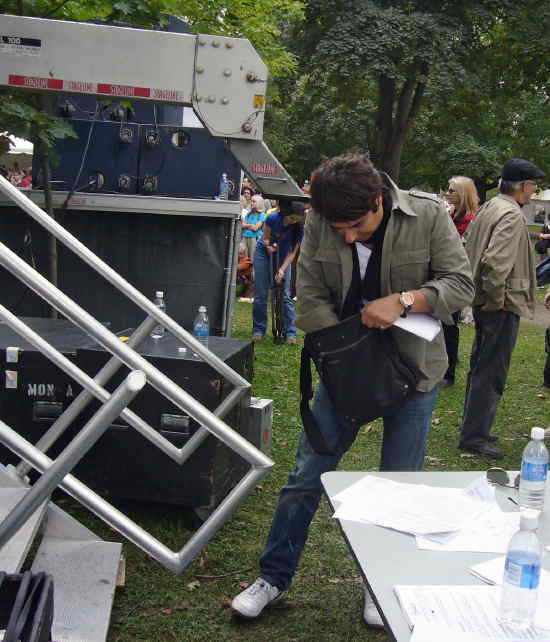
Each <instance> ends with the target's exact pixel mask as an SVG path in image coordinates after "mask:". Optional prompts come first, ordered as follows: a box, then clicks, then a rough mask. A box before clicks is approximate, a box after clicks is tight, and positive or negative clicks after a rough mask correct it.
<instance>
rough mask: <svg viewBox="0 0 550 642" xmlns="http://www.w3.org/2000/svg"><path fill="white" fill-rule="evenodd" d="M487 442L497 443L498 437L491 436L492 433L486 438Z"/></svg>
mask: <svg viewBox="0 0 550 642" xmlns="http://www.w3.org/2000/svg"><path fill="white" fill-rule="evenodd" d="M487 441H498V435H493V434H492V433H491V434H490V435H489V436H488V437H487Z"/></svg>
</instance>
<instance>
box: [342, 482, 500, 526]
mask: <svg viewBox="0 0 550 642" xmlns="http://www.w3.org/2000/svg"><path fill="white" fill-rule="evenodd" d="M332 499H333V500H335V501H336V502H338V503H339V506H338V508H337V509H336V512H335V513H334V517H335V518H337V519H346V520H351V521H356V522H362V523H373V524H378V525H379V526H384V527H386V528H392V529H394V530H398V531H402V532H404V533H411V534H413V535H426V534H428V533H442V532H449V531H457V530H459V529H460V528H461V527H462V526H463V525H464V523H465V522H467V521H469V520H470V519H472V518H473V517H475V516H476V515H478V514H479V513H481V512H483V511H486V510H488V507H489V506H490V503H487V502H483V501H480V500H478V499H474V498H472V496H471V495H469V494H467V493H466V492H464V490H462V489H458V488H438V487H433V486H426V485H424V484H402V483H398V482H394V481H392V480H390V479H384V478H381V477H374V476H373V475H365V477H362V478H361V479H360V480H358V481H357V482H356V483H355V484H352V485H351V486H349V487H348V488H346V489H345V490H343V491H342V492H340V493H338V494H337V495H335V496H334V497H333V498H332Z"/></svg>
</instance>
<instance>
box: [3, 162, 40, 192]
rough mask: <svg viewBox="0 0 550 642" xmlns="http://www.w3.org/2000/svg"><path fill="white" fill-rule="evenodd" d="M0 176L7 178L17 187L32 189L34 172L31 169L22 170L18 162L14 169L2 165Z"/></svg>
mask: <svg viewBox="0 0 550 642" xmlns="http://www.w3.org/2000/svg"><path fill="white" fill-rule="evenodd" d="M0 175H2V176H3V177H4V178H7V179H8V181H9V182H10V183H11V184H12V185H15V187H32V172H31V169H30V168H24V169H21V168H20V167H19V163H18V162H17V161H16V162H15V163H14V164H13V167H7V166H6V165H0Z"/></svg>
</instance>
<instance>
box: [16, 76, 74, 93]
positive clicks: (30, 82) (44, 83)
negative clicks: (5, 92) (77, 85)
mask: <svg viewBox="0 0 550 642" xmlns="http://www.w3.org/2000/svg"><path fill="white" fill-rule="evenodd" d="M8 84H9V85H15V86H16V87H31V88H33V89H63V81H62V80H60V79H59V78H39V77H36V76H17V75H15V74H10V75H9V76H8Z"/></svg>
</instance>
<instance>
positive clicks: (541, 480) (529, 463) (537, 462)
mask: <svg viewBox="0 0 550 642" xmlns="http://www.w3.org/2000/svg"><path fill="white" fill-rule="evenodd" d="M547 473H548V450H547V449H546V446H545V444H544V428H537V427H535V428H532V429H531V441H530V442H529V443H528V444H527V446H525V449H524V451H523V456H522V459H521V475H520V478H519V505H520V507H521V508H534V509H535V510H540V511H542V509H543V508H544V492H545V487H546V475H547Z"/></svg>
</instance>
